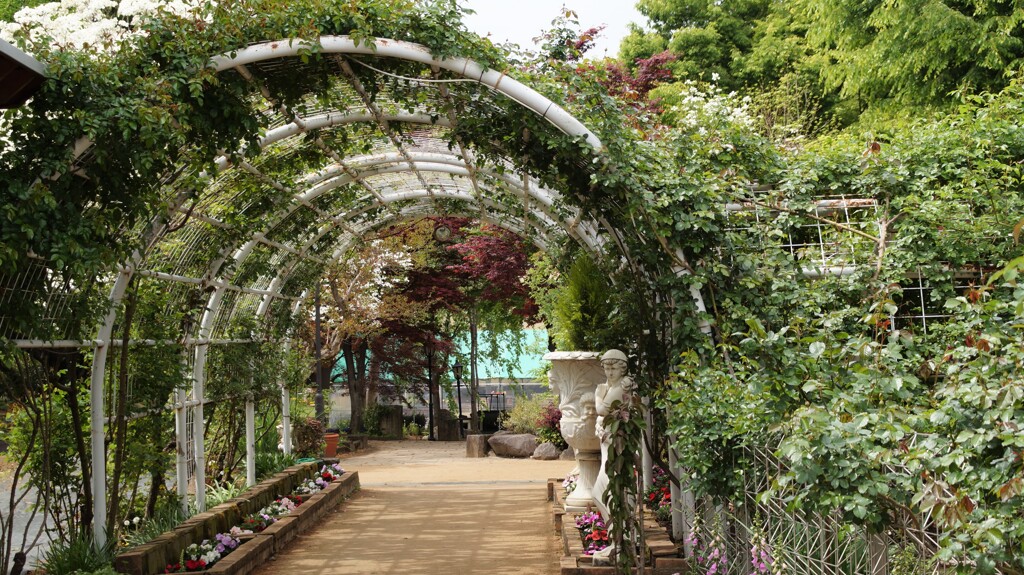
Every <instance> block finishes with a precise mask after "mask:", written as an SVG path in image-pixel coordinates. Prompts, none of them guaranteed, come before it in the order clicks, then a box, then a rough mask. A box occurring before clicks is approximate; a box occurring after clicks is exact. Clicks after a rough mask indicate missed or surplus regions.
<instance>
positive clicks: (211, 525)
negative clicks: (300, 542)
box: [114, 463, 359, 575]
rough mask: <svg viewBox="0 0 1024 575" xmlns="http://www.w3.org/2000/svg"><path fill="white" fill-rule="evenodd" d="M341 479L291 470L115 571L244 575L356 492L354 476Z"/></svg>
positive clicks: (325, 469) (312, 468)
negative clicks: (243, 574)
mask: <svg viewBox="0 0 1024 575" xmlns="http://www.w3.org/2000/svg"><path fill="white" fill-rule="evenodd" d="M318 469H319V470H318ZM342 474H344V471H343V470H341V468H340V467H338V466H337V465H333V466H327V465H325V466H322V467H320V466H318V465H317V464H314V463H306V464H301V465H296V466H293V467H290V468H288V469H287V470H285V471H284V472H282V473H279V474H277V475H275V476H273V477H271V478H269V479H267V480H266V481H264V482H262V483H260V484H258V485H255V486H253V487H252V488H250V489H249V490H248V491H246V492H245V493H243V494H242V495H241V496H240V497H238V498H235V499H232V500H230V501H228V502H227V503H224V504H222V505H218V506H217V507H215V508H213V509H211V510H209V511H207V512H205V513H201V514H199V515H196V516H193V517H191V518H189V519H188V520H186V521H185V522H183V523H182V524H181V525H179V526H178V527H176V528H175V529H174V530H173V531H170V532H168V533H164V534H163V535H161V536H160V537H157V538H156V539H154V540H153V541H151V542H149V543H146V544H145V545H141V546H139V547H136V548H134V549H132V550H131V551H128V552H125V553H122V554H121V555H118V556H117V558H116V559H115V562H114V566H115V568H116V569H117V571H118V572H121V573H127V574H130V575H153V574H155V573H178V572H196V571H205V572H208V573H229V574H232V575H234V574H239V573H248V572H250V571H251V570H253V569H254V568H256V567H258V566H259V565H260V563H262V562H263V561H265V560H266V559H268V558H269V557H270V556H271V555H272V554H274V553H276V552H277V551H279V550H280V549H282V548H283V547H284V545H286V544H287V543H288V542H290V541H291V540H292V539H293V538H295V536H296V535H298V534H299V533H300V532H302V531H305V530H306V529H308V528H309V527H311V526H312V525H314V524H315V523H316V522H317V521H318V520H319V519H320V518H321V517H323V515H324V514H325V513H326V512H327V511H329V510H330V509H333V508H334V507H335V506H336V505H338V504H339V503H341V501H342V500H343V499H344V498H345V496H347V495H348V494H350V493H352V492H353V491H355V490H356V489H358V488H359V476H358V474H356V473H352V474H345V475H342ZM280 493H287V494H288V495H284V496H282V495H280Z"/></svg>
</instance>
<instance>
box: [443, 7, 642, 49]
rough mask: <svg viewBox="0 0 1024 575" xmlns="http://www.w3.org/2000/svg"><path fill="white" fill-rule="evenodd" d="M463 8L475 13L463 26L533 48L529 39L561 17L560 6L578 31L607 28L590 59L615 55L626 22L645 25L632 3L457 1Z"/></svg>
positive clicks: (497, 42) (502, 40)
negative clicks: (567, 11)
mask: <svg viewBox="0 0 1024 575" xmlns="http://www.w3.org/2000/svg"><path fill="white" fill-rule="evenodd" d="M460 3H461V5H462V6H463V7H464V8H469V9H472V10H474V11H476V14H472V15H469V16H466V19H465V23H466V27H467V28H469V29H470V30H472V31H473V32H476V33H477V34H480V35H481V36H487V34H488V33H490V35H491V36H490V37H491V41H492V42H494V43H495V44H501V43H503V42H505V41H511V42H514V43H516V44H519V45H520V46H522V47H524V48H530V49H533V48H534V45H533V38H534V37H536V36H539V35H540V33H541V31H543V30H547V29H549V28H551V21H552V20H554V19H555V18H557V17H558V16H559V14H561V9H562V6H563V5H564V6H566V7H568V8H569V9H571V10H573V11H575V12H576V14H577V16H578V17H579V18H578V19H579V22H580V29H581V30H586V29H588V28H591V27H594V26H600V25H602V24H604V25H606V26H607V27H606V28H605V29H604V32H603V33H602V35H601V36H600V37H598V39H597V42H596V43H595V46H594V48H593V49H592V50H591V51H590V52H588V56H590V57H591V58H602V57H604V56H606V55H607V56H612V57H614V56H617V55H618V53H619V42H621V41H622V38H623V37H624V36H625V35H626V33H627V29H626V25H627V24H628V23H630V22H636V23H638V24H641V25H643V24H646V20H645V19H644V17H643V16H641V15H640V13H639V12H637V11H636V8H635V7H634V4H635V0H565V1H563V0H461V1H460Z"/></svg>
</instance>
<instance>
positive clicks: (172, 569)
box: [164, 563, 181, 573]
mask: <svg viewBox="0 0 1024 575" xmlns="http://www.w3.org/2000/svg"><path fill="white" fill-rule="evenodd" d="M179 571H181V563H168V564H167V567H166V568H164V573H177V572H179Z"/></svg>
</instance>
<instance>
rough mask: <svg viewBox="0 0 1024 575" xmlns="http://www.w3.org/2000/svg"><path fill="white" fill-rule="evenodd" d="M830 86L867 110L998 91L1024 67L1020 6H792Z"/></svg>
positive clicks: (850, 2) (1001, 1) (920, 0)
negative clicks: (886, 104)
mask: <svg viewBox="0 0 1024 575" xmlns="http://www.w3.org/2000/svg"><path fill="white" fill-rule="evenodd" d="M794 7H795V8H796V9H797V10H799V12H800V13H802V14H805V15H806V16H805V17H806V18H807V24H808V26H807V30H808V32H807V38H808V41H809V42H810V43H811V45H812V46H813V47H814V49H815V50H816V51H818V52H819V54H820V57H821V58H823V59H826V60H827V61H829V62H830V64H829V65H828V66H825V67H823V68H822V77H823V78H824V80H825V82H826V85H827V87H828V88H835V89H838V90H840V92H841V94H842V95H843V96H845V97H848V98H857V99H860V100H861V101H863V102H864V103H865V104H867V105H870V104H871V103H872V102H877V101H880V100H881V101H884V100H886V99H890V98H891V99H893V100H895V101H896V102H897V103H899V104H935V103H945V102H950V101H951V97H950V93H951V92H953V91H956V90H966V91H968V92H981V91H993V92H995V91H999V90H1000V89H1002V88H1003V87H1005V86H1006V85H1007V83H1008V82H1009V80H1010V78H1011V77H1012V75H1013V72H1014V71H1015V70H1019V69H1020V67H1021V64H1022V63H1024V59H1022V58H1024V17H1022V14H1024V2H1020V1H1019V0H996V1H988V0H911V1H908V2H883V1H881V0H868V1H862V0H835V1H834V0H797V2H795V3H794Z"/></svg>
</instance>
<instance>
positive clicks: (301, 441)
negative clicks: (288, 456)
mask: <svg viewBox="0 0 1024 575" xmlns="http://www.w3.org/2000/svg"><path fill="white" fill-rule="evenodd" d="M325 431H326V429H325V428H324V424H323V423H322V422H321V421H320V420H319V419H317V418H315V417H307V418H306V419H296V420H295V422H294V423H292V441H293V442H294V447H295V454H296V455H297V456H299V457H319V456H320V455H321V454H322V453H323V452H324V432H325Z"/></svg>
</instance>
